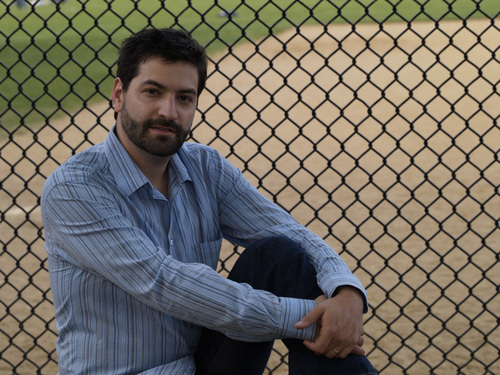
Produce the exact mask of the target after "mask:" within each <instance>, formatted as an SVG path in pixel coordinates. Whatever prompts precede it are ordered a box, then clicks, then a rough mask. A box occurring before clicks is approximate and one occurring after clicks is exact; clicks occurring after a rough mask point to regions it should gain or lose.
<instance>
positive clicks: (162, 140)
mask: <svg viewBox="0 0 500 375" xmlns="http://www.w3.org/2000/svg"><path fill="white" fill-rule="evenodd" d="M197 87H198V71H197V69H196V67H195V66H194V65H192V64H189V63H186V62H175V63H166V62H164V61H163V60H162V59H160V58H150V59H149V60H147V61H146V62H144V63H143V64H141V65H140V66H139V73H138V75H137V76H136V77H135V78H133V79H132V81H131V82H130V85H129V87H128V89H127V91H126V92H124V91H123V87H122V85H121V81H120V79H119V78H117V79H116V80H115V86H114V88H113V104H114V107H115V111H116V112H117V113H118V119H117V126H118V127H121V128H122V129H123V132H124V133H125V135H126V137H127V138H128V139H126V140H124V141H125V142H123V140H122V143H124V146H125V148H126V149H127V151H129V153H131V154H134V153H136V152H137V151H139V150H142V151H145V152H146V153H148V154H151V155H155V156H171V155H173V154H175V153H176V152H177V151H178V150H179V149H180V147H181V146H182V144H183V143H184V141H185V140H186V137H187V136H188V134H189V130H190V129H191V126H192V123H193V118H194V115H195V112H196V106H197V100H198V97H197V91H196V90H197Z"/></svg>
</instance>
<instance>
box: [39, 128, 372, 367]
mask: <svg viewBox="0 0 500 375" xmlns="http://www.w3.org/2000/svg"><path fill="white" fill-rule="evenodd" d="M169 168H170V170H169V172H170V185H169V197H168V199H166V198H165V197H164V196H163V195H162V194H161V193H160V192H159V191H158V190H156V189H155V188H154V187H153V186H152V185H151V184H150V183H149V181H148V180H147V179H146V177H145V176H144V174H143V173H142V172H141V171H140V169H139V168H138V167H137V166H136V165H135V164H134V163H133V161H132V159H131V158H130V157H129V155H128V153H127V152H126V151H125V149H124V148H123V147H122V145H121V144H120V142H119V141H118V139H117V137H116V135H115V133H114V131H111V132H110V134H109V136H108V137H107V139H106V140H105V142H103V143H101V144H99V145H96V146H93V147H91V148H90V149H88V150H86V151H84V152H81V153H79V154H77V155H76V156H74V157H72V158H71V159H70V160H68V161H67V162H66V163H65V164H63V165H62V166H61V167H60V168H58V169H57V170H56V171H55V172H54V173H53V174H52V175H51V176H50V177H49V178H48V180H47V182H46V183H45V186H44V188H43V192H42V217H43V221H44V225H45V235H46V249H47V253H48V259H49V270H50V281H51V287H52V293H53V298H54V305H55V309H56V323H57V329H58V331H59V337H58V340H57V353H58V360H59V371H60V373H61V374H132V373H145V374H183V375H185V374H194V370H195V369H194V361H193V353H194V352H195V350H196V347H197V342H198V339H199V335H200V332H201V327H208V328H211V329H215V330H218V331H221V332H223V333H224V334H226V335H227V336H229V337H231V338H234V339H239V340H244V341H268V340H273V339H280V338H297V339H306V338H307V339H312V338H313V337H314V327H311V328H310V329H307V330H298V329H296V328H295V327H294V324H295V323H296V322H298V321H299V320H300V319H301V318H302V317H303V316H304V315H306V314H307V312H308V311H310V310H311V309H312V308H313V307H314V305H315V303H314V301H310V300H300V299H293V298H280V297H277V296H274V295H272V294H270V293H268V292H265V291H261V290H254V289H252V288H250V287H249V286H248V285H245V284H238V283H235V282H232V281H229V280H227V279H225V278H224V277H222V276H221V275H219V274H218V273H217V272H216V271H215V269H216V267H217V260H218V258H219V252H220V248H221V242H222V239H223V237H224V238H226V239H228V240H229V241H231V242H233V243H235V244H238V245H241V246H243V247H244V246H246V245H248V244H249V243H251V242H253V241H255V240H258V239H260V238H264V237H268V236H271V235H284V236H287V237H288V238H290V239H292V240H294V241H296V242H297V243H299V244H300V245H301V246H303V247H304V248H305V249H306V251H307V253H308V256H309V257H310V259H311V261H312V262H313V264H314V266H315V268H316V269H317V271H318V283H319V286H320V287H321V289H322V290H323V291H324V292H325V294H327V295H330V296H331V295H332V294H333V292H334V291H335V289H336V288H337V287H338V286H340V285H352V286H355V287H357V288H358V289H360V290H361V291H362V292H363V294H364V296H365V309H366V292H365V290H364V289H363V287H362V285H361V283H360V282H359V280H358V279H357V278H356V277H355V276H354V275H353V274H352V273H351V272H350V271H349V269H348V267H347V266H346V265H345V263H344V262H343V261H342V260H341V259H340V258H339V257H338V255H337V254H336V253H335V252H334V251H333V250H331V249H330V248H329V247H328V246H327V245H326V243H325V242H324V241H323V240H321V239H320V238H319V237H318V236H316V235H315V234H313V233H311V232H310V231H309V230H307V229H306V228H304V227H303V226H301V225H299V224H298V223H297V222H296V221H295V220H293V219H292V217H291V216H290V215H289V214H288V213H286V212H285V211H283V210H281V209H280V208H278V207H277V206H276V205H274V204H273V203H272V202H270V201H269V200H268V199H266V198H265V197H263V196H262V195H261V194H260V193H259V192H258V191H257V190H256V189H255V188H254V187H252V186H251V185H250V183H249V182H248V181H247V180H246V179H245V178H244V177H243V175H242V174H241V172H240V171H239V170H238V169H237V168H235V167H234V166H232V165H231V164H230V163H229V162H228V161H227V160H226V159H224V158H223V157H222V156H221V155H220V154H219V153H217V152H216V151H215V150H213V149H211V148H209V147H207V146H203V145H198V144H193V143H186V144H184V145H183V147H182V148H181V150H180V151H179V152H178V153H177V154H176V155H174V156H173V157H172V159H171V160H170V163H169Z"/></svg>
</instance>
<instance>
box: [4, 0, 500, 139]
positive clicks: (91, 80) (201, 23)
mask: <svg viewBox="0 0 500 375" xmlns="http://www.w3.org/2000/svg"><path fill="white" fill-rule="evenodd" d="M46 1H47V2H48V0H46ZM161 3H162V2H159V1H141V2H139V1H137V2H134V1H133V0H114V1H109V0H108V1H105V0H85V1H84V0H80V1H77V0H67V1H66V2H64V3H63V4H61V5H60V6H59V7H57V6H56V5H54V4H50V5H44V6H37V7H34V8H32V7H28V8H25V9H19V8H17V7H16V6H15V5H14V2H13V1H5V0H4V1H3V2H1V3H0V125H1V127H2V128H3V130H2V131H3V132H5V131H6V130H5V129H7V130H8V131H12V130H14V129H16V128H18V127H19V126H20V125H27V126H32V124H35V123H37V122H40V121H41V120H43V119H44V118H47V117H52V116H58V115H60V114H62V113H75V111H77V110H78V108H81V107H82V105H84V104H86V103H89V102H92V101H95V100H103V99H108V97H109V93H110V90H111V87H112V82H113V73H114V62H115V60H116V57H117V48H118V46H119V45H120V43H121V41H122V40H123V39H124V38H125V37H127V36H129V35H130V33H131V32H133V31H138V30H140V29H142V28H144V27H148V26H151V25H152V26H155V27H170V26H174V27H182V28H184V29H186V30H189V31H191V32H192V33H193V35H194V36H195V37H196V38H197V39H198V40H199V41H200V42H201V43H202V44H203V45H205V46H206V47H207V49H208V51H209V53H211V52H214V51H218V50H221V49H227V48H229V47H232V46H234V45H235V44H237V43H241V42H245V41H249V40H250V41H251V40H255V39H257V38H260V37H263V36H266V35H269V34H271V33H278V32H280V31H282V30H284V29H287V28H290V27H295V26H300V25H302V24H305V23H321V24H329V23H332V22H349V23H358V22H387V21H405V22H406V21H419V20H429V19H432V20H442V19H453V18H461V19H469V18H477V17H489V18H494V17H496V16H497V15H498V13H499V12H500V1H499V0H430V1H429V0H330V1H325V0H301V2H300V3H298V2H291V1H290V0H274V1H272V2H270V1H266V0H252V1H246V2H244V3H243V2H241V1H235V0H225V1H218V4H219V5H217V6H215V5H214V2H210V1H207V0H193V1H191V4H192V8H188V1H187V0H176V1H171V0H170V1H169V0H167V1H164V2H163V3H164V4H165V8H168V10H167V9H165V8H162V7H161V6H160V4H161ZM290 3H292V5H290ZM7 4H10V5H7ZM221 7H222V8H224V9H235V10H236V12H237V16H236V17H235V18H234V19H233V20H232V21H229V20H228V19H227V18H223V17H220V16H219V12H220V11H221V10H222V8H221ZM1 135H2V134H1V133H0V136H1Z"/></svg>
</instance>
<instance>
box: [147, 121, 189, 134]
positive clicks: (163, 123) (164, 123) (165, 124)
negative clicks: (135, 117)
mask: <svg viewBox="0 0 500 375" xmlns="http://www.w3.org/2000/svg"><path fill="white" fill-rule="evenodd" d="M145 125H146V127H147V128H150V127H152V126H160V127H162V128H170V129H173V130H175V132H177V133H183V129H182V126H181V124H179V123H178V122H175V121H174V120H165V119H162V118H158V119H152V120H148V121H146V123H145Z"/></svg>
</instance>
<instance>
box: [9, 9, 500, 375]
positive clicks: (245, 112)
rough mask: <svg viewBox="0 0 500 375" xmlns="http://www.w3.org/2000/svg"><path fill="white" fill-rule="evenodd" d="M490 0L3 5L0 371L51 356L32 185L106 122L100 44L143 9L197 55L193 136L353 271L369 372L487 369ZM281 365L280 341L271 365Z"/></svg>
mask: <svg viewBox="0 0 500 375" xmlns="http://www.w3.org/2000/svg"><path fill="white" fill-rule="evenodd" d="M495 1H496V0H494V1H488V0H463V1H459V0H457V1H455V0H427V1H425V0H408V1H405V0H399V1H396V0H387V1H376V0H375V1H362V0H352V1H347V0H344V1H305V0H303V1H278V0H274V1H255V2H244V1H243V2H234V3H233V5H232V7H229V6H226V7H225V8H224V7H223V6H222V5H221V4H222V3H223V2H217V1H214V2H203V4H197V3H196V2H193V3H196V4H194V5H193V4H192V2H187V1H186V2H183V1H179V2H177V5H175V6H174V5H168V6H167V3H166V2H159V3H158V4H157V5H156V8H154V9H152V8H151V4H149V5H146V3H149V2H141V3H139V2H134V1H128V0H112V1H106V2H97V1H92V0H88V1H84V0H80V1H76V0H68V1H61V2H52V3H51V2H48V1H38V2H36V1H35V2H34V4H31V3H26V2H23V1H10V2H9V1H7V2H3V3H1V4H0V8H1V12H0V41H1V43H0V116H1V117H0V169H1V173H0V211H1V222H0V243H1V246H2V249H1V253H0V273H1V274H2V277H3V282H2V284H1V285H0V293H1V299H0V373H19V374H22V373H35V372H36V373H55V372H57V356H56V352H55V339H56V337H57V330H56V327H55V321H54V311H53V305H52V302H51V294H50V289H49V282H48V273H47V260H46V254H45V251H44V249H43V227H42V221H41V218H40V207H39V196H40V192H41V187H42V185H43V182H44V180H45V178H46V177H47V176H48V175H49V174H50V173H51V172H52V171H53V170H54V169H55V168H56V167H57V166H58V165H60V164H61V163H62V162H64V161H65V160H66V159H67V158H68V157H70V156H71V155H73V154H75V153H76V152H79V151H81V150H83V149H85V148H87V147H89V146H90V145H92V144H95V143H98V142H100V141H102V140H103V139H104V138H105V136H106V133H107V131H108V130H109V128H110V127H111V126H112V125H113V121H114V120H113V113H112V111H111V109H110V106H109V93H110V88H111V84H112V77H113V72H114V61H115V58H116V49H117V47H118V46H119V44H120V43H121V40H122V39H123V38H124V37H126V36H128V35H129V34H130V32H132V31H137V30H139V29H141V28H143V27H147V26H150V25H154V26H157V27H163V26H176V27H182V28H185V29H186V30H188V31H190V32H192V33H193V34H194V36H195V37H197V38H198V39H199V40H200V41H201V42H202V43H203V44H204V45H205V46H206V47H207V49H208V51H209V53H210V56H211V66H210V77H209V80H208V87H207V91H206V92H205V93H204V94H203V95H202V98H201V100H200V104H199V111H198V113H197V118H196V119H195V125H194V127H193V131H192V134H191V140H192V141H196V142H201V143H205V144H208V145H211V146H212V147H215V148H216V149H218V150H219V151H220V152H221V153H222V154H223V155H225V156H227V157H228V158H229V159H230V160H231V161H232V162H233V163H234V164H235V165H237V166H238V167H239V168H241V170H242V171H243V172H244V174H245V175H246V176H247V177H248V178H249V180H250V181H251V182H252V183H253V184H254V185H255V186H257V187H258V188H259V189H260V190H261V191H262V192H263V194H265V195H266V196H268V197H269V198H270V199H272V200H273V201H275V202H276V203H277V204H278V205H280V206H282V207H283V208H284V209H286V210H288V211H289V212H291V214H292V215H293V216H294V217H295V218H296V219H297V220H298V221H299V222H301V223H302V224H304V225H306V226H308V227H309V228H311V229H312V230H313V231H315V232H316V233H317V234H319V235H320V236H321V237H323V238H324V239H325V240H326V241H327V242H328V243H329V244H330V245H331V246H332V247H333V248H334V249H336V250H337V251H339V252H340V253H341V254H342V257H343V258H344V259H345V260H346V262H347V263H348V264H349V266H350V267H351V269H352V270H353V271H354V273H355V274H356V275H357V276H358V277H359V278H360V279H361V280H362V282H363V283H364V285H365V286H366V287H367V290H368V293H369V296H370V312H369V313H368V314H367V315H366V318H365V321H366V324H365V329H366V344H365V347H366V349H367V351H368V353H369V358H370V360H371V361H372V362H373V363H374V365H375V366H376V367H377V368H378V369H379V371H380V373H381V374H401V373H408V374H421V373H435V374H451V373H460V374H479V373H480V374H495V373H500V360H499V359H498V358H499V350H500V339H499V338H500V329H499V328H498V327H499V318H498V316H499V315H498V312H499V311H500V297H499V293H498V292H499V289H498V288H499V287H498V285H500V276H499V275H500V266H499V260H500V259H499V258H500V256H499V253H500V231H499V230H498V229H499V214H498V213H499V212H500V196H499V191H498V190H499V186H500V163H499V149H500V127H499V125H498V118H499V113H500V100H499V93H498V87H499V81H500V60H499V57H498V53H499V43H498V41H499V40H500V28H499V24H498V20H497V17H498V15H499V12H500V4H497V3H496V2H495ZM231 3H232V2H231V1H227V2H224V4H231ZM23 4H25V5H24V6H23ZM495 6H496V8H495ZM318 24H319V26H318ZM321 25H323V26H321ZM239 251H240V249H238V248H234V247H233V246H232V245H230V244H228V243H225V244H224V248H223V252H222V255H221V261H220V272H221V273H223V274H225V273H226V272H227V270H228V269H230V267H231V265H232V264H233V262H234V260H235V258H236V257H237V255H238V252H239ZM287 363H288V356H287V350H286V348H285V347H283V345H282V344H281V343H277V344H276V346H275V351H274V353H273V355H272V357H271V360H270V362H269V365H268V370H267V373H269V374H282V373H287Z"/></svg>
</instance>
